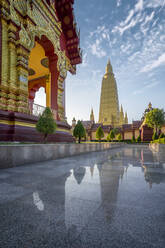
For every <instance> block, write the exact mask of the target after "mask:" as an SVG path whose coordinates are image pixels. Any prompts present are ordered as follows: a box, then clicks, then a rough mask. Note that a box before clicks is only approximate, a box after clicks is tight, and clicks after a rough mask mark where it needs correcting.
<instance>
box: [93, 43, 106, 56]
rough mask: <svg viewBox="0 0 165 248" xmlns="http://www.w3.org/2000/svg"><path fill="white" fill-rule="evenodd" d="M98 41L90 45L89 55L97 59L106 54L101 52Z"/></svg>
mask: <svg viewBox="0 0 165 248" xmlns="http://www.w3.org/2000/svg"><path fill="white" fill-rule="evenodd" d="M100 42H101V41H100V40H99V39H97V40H96V42H95V43H94V44H92V45H91V46H90V47H91V53H92V54H93V55H95V56H97V57H98V58H102V57H105V56H106V52H105V51H104V50H103V48H102V47H101V45H100Z"/></svg>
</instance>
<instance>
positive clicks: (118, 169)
mask: <svg viewBox="0 0 165 248" xmlns="http://www.w3.org/2000/svg"><path fill="white" fill-rule="evenodd" d="M127 168H128V166H126V167H124V166H123V162H122V160H121V159H120V160H112V161H108V162H106V163H103V164H102V165H101V164H100V165H98V170H99V176H100V188H101V201H102V206H103V212H104V218H105V220H106V222H109V223H110V222H111V220H112V218H113V215H114V212H115V208H116V204H117V197H118V190H119V184H120V180H122V178H123V175H124V173H125V171H127Z"/></svg>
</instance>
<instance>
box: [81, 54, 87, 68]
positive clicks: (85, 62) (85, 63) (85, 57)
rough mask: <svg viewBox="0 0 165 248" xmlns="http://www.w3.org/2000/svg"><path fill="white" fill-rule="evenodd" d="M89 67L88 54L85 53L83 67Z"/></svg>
mask: <svg viewBox="0 0 165 248" xmlns="http://www.w3.org/2000/svg"><path fill="white" fill-rule="evenodd" d="M87 65H88V63H87V53H84V54H83V58H82V64H81V66H83V67H86V66H87Z"/></svg>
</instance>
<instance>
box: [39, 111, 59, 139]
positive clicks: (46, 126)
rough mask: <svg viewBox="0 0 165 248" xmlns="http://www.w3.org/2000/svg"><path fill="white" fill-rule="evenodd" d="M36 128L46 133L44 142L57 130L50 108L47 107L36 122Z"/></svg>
mask: <svg viewBox="0 0 165 248" xmlns="http://www.w3.org/2000/svg"><path fill="white" fill-rule="evenodd" d="M36 129H37V131H38V132H40V133H43V134H44V143H45V142H46V141H47V137H48V134H52V133H54V132H55V131H56V123H55V120H54V118H53V114H52V111H51V109H50V108H48V107H46V108H45V110H44V112H43V113H42V115H41V116H40V118H39V120H38V122H37V124H36Z"/></svg>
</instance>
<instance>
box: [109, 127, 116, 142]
mask: <svg viewBox="0 0 165 248" xmlns="http://www.w3.org/2000/svg"><path fill="white" fill-rule="evenodd" d="M114 138H115V132H114V130H113V129H112V130H111V131H110V133H109V134H108V136H107V140H108V141H111V140H112V141H113V139H114Z"/></svg>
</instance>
